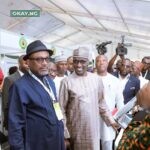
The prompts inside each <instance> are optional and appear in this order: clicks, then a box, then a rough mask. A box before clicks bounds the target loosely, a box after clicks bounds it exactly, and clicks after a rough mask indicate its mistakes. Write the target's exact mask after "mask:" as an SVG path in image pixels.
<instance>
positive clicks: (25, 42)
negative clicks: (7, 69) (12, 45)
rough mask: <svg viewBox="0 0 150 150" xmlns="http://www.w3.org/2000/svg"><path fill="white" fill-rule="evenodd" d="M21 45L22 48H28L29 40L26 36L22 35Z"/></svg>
mask: <svg viewBox="0 0 150 150" xmlns="http://www.w3.org/2000/svg"><path fill="white" fill-rule="evenodd" d="M19 46H20V47H21V49H26V47H27V41H26V39H25V38H24V37H21V38H20V40H19Z"/></svg>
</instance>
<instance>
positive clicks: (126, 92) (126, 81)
mask: <svg viewBox="0 0 150 150" xmlns="http://www.w3.org/2000/svg"><path fill="white" fill-rule="evenodd" d="M131 67H132V64H131V61H130V60H129V59H128V58H125V59H123V60H122V66H121V68H120V72H119V74H118V76H117V77H118V78H119V79H120V82H121V86H122V91H123V97H124V104H126V103H127V102H129V101H130V100H131V99H132V98H133V97H134V96H135V95H136V94H137V92H138V91H139V89H140V80H139V79H138V78H136V77H134V76H132V75H131V74H130V72H131Z"/></svg>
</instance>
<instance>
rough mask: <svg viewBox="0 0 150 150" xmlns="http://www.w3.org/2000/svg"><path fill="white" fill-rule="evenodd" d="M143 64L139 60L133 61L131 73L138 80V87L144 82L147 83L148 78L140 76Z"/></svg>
mask: <svg viewBox="0 0 150 150" xmlns="http://www.w3.org/2000/svg"><path fill="white" fill-rule="evenodd" d="M143 66H144V65H143V63H141V62H140V61H135V62H133V66H132V73H131V74H132V75H134V76H135V77H137V78H138V79H139V80H140V88H142V87H143V86H144V85H145V84H146V83H148V80H147V79H145V78H144V77H142V69H143Z"/></svg>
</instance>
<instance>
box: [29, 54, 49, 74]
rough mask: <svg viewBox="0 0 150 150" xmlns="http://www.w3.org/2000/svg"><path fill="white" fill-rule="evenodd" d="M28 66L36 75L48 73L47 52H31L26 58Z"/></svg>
mask: <svg viewBox="0 0 150 150" xmlns="http://www.w3.org/2000/svg"><path fill="white" fill-rule="evenodd" d="M27 63H28V66H29V68H30V70H31V72H32V73H34V74H35V75H38V76H44V75H47V74H48V63H49V53H48V52H47V51H39V52H35V53H33V54H31V55H30V56H29V59H28V60H27Z"/></svg>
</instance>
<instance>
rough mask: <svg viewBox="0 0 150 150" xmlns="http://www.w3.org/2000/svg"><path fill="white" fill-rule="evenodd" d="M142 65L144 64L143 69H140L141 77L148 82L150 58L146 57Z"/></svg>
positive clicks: (149, 77)
mask: <svg viewBox="0 0 150 150" xmlns="http://www.w3.org/2000/svg"><path fill="white" fill-rule="evenodd" d="M142 63H143V64H144V67H143V69H142V76H143V77H144V78H145V79H148V80H150V70H149V69H150V56H146V57H144V58H143V59H142Z"/></svg>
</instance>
